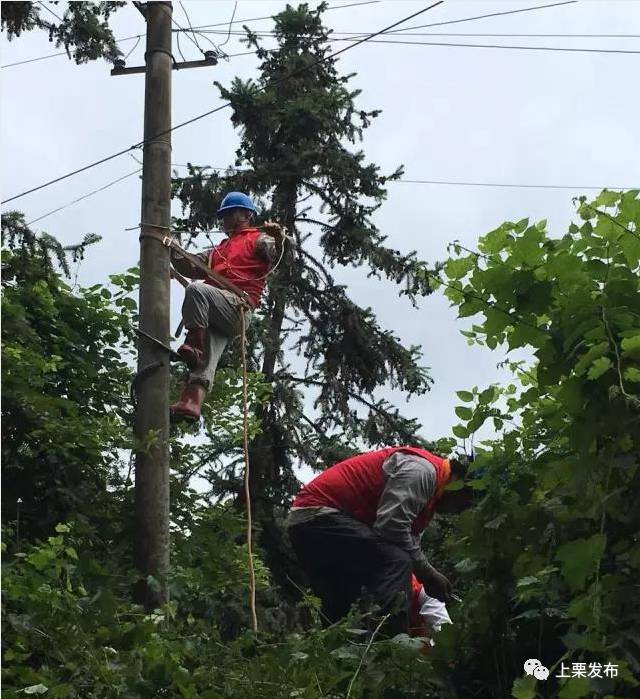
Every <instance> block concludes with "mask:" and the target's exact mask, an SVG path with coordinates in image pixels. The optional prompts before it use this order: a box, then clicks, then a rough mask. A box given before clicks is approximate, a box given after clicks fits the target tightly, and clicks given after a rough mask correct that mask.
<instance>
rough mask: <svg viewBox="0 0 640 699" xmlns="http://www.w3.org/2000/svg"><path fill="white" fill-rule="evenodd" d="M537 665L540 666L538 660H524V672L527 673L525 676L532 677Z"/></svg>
mask: <svg viewBox="0 0 640 699" xmlns="http://www.w3.org/2000/svg"><path fill="white" fill-rule="evenodd" d="M538 665H542V663H541V662H540V661H539V660H536V658H529V660H525V662H524V671H525V672H526V673H527V675H533V671H534V670H535V669H536V668H537V667H538Z"/></svg>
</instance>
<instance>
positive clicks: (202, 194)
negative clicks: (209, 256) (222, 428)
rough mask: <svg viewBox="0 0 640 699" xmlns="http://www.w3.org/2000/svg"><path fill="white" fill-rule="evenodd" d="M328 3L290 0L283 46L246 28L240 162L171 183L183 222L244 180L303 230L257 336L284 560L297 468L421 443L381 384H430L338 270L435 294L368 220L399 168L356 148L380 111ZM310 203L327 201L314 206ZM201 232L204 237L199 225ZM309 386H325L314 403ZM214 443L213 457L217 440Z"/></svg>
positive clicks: (282, 24) (279, 32)
mask: <svg viewBox="0 0 640 699" xmlns="http://www.w3.org/2000/svg"><path fill="white" fill-rule="evenodd" d="M326 7H327V5H326V4H324V3H323V4H322V5H320V6H318V8H317V9H315V10H310V9H309V7H308V5H307V4H301V5H299V6H298V7H297V8H294V7H292V6H290V5H287V7H286V9H285V10H284V11H283V12H281V13H279V14H278V15H276V16H275V17H274V20H275V40H276V41H277V48H276V49H275V50H269V51H267V50H266V49H264V48H263V47H262V46H261V43H260V40H259V38H258V37H257V36H256V35H255V34H253V33H252V32H251V31H250V30H249V28H247V27H245V30H246V32H247V38H246V41H247V43H248V44H249V45H250V46H252V47H254V48H255V49H256V53H257V55H258V57H259V58H260V59H261V64H260V68H259V76H258V77H257V79H256V80H252V79H249V80H246V81H243V80H240V79H239V78H236V79H235V80H234V81H233V82H232V84H231V86H230V87H228V88H227V87H223V86H222V85H220V84H217V86H218V88H219V90H220V94H221V96H222V98H223V99H225V100H228V101H229V102H230V103H231V107H232V117H231V118H232V122H233V124H234V126H236V127H237V128H238V129H239V130H240V133H241V138H240V146H239V148H238V150H237V158H236V161H235V168H229V169H228V170H227V171H226V172H224V173H216V172H213V173H212V172H210V171H209V170H208V168H203V167H194V166H190V172H189V176H187V177H184V178H178V179H176V180H175V181H174V195H175V196H176V197H177V198H178V199H179V200H180V201H181V202H182V207H183V208H182V212H183V215H182V218H178V219H176V221H175V225H176V229H177V230H182V231H185V232H186V231H191V232H193V231H196V232H197V231H206V230H207V229H209V228H212V227H215V225H216V220H215V212H216V209H217V207H218V205H219V203H220V201H221V198H222V196H223V195H224V193H225V192H227V191H229V190H241V191H245V192H248V193H250V194H251V195H252V196H253V197H254V198H256V199H257V200H258V201H259V202H260V205H261V206H260V208H261V211H262V213H261V218H260V220H267V219H273V220H277V221H278V222H280V223H281V224H282V225H284V226H285V227H286V229H287V230H288V231H289V232H291V233H293V235H294V237H295V241H296V246H295V248H292V247H288V248H286V252H285V254H284V256H283V259H282V261H281V263H280V265H279V267H278V268H277V270H276V272H275V273H274V274H273V275H272V276H271V277H270V280H269V284H268V293H267V294H266V301H265V303H264V304H263V310H262V312H261V313H259V314H256V315H257V316H258V317H257V319H254V322H253V324H252V327H251V331H250V338H249V341H250V347H251V356H252V358H253V361H254V364H255V367H256V368H259V370H260V371H261V372H262V373H263V374H264V378H265V380H267V381H270V382H272V385H273V390H272V394H271V396H270V398H269V399H268V401H267V402H266V403H265V404H263V405H261V406H259V407H257V408H256V410H257V417H258V418H259V422H260V424H261V428H262V429H261V434H260V435H259V436H258V437H257V438H255V439H254V440H253V442H252V444H251V449H250V457H251V473H252V477H251V488H252V498H253V500H254V511H256V512H257V514H258V518H259V519H260V521H261V523H262V526H263V539H262V543H263V545H265V546H266V547H267V548H268V549H271V551H270V553H271V554H272V559H271V563H272V567H273V564H274V563H275V567H276V568H277V567H278V563H277V561H274V558H273V556H275V555H276V553H275V550H274V548H277V546H276V545H275V540H276V539H277V536H275V533H276V528H274V526H273V516H274V512H277V508H278V506H281V505H284V504H288V502H289V500H290V496H291V494H292V493H293V492H295V490H296V489H297V487H298V483H297V480H296V478H295V475H294V472H293V466H294V464H295V463H296V462H303V463H307V464H310V465H311V466H312V467H314V468H323V467H327V466H329V465H331V464H332V463H335V461H337V460H339V459H340V458H343V457H345V456H347V455H348V454H351V453H353V452H354V451H355V450H358V449H359V448H367V447H372V448H375V447H378V446H383V445H387V444H395V443H408V442H412V443H424V440H422V439H421V438H420V437H419V436H418V435H417V434H416V432H417V430H418V427H419V425H418V424H417V422H416V421H415V420H412V419H408V418H405V417H403V416H402V415H400V413H399V411H398V410H397V409H396V408H395V407H393V406H392V405H391V404H389V403H388V402H387V401H385V400H383V399H380V398H377V397H376V392H377V391H378V390H379V389H381V388H383V387H389V386H391V387H392V388H397V389H400V390H402V391H404V392H406V394H408V395H419V394H423V393H425V392H426V391H427V390H428V389H429V386H430V383H431V379H430V377H429V375H428V373H427V372H426V370H425V369H424V368H422V367H421V366H420V365H419V361H420V352H419V350H418V348H417V347H409V348H407V347H405V346H403V344H402V343H401V341H400V340H399V338H398V337H396V336H395V335H394V333H393V332H392V331H390V330H387V329H384V328H382V327H380V325H379V324H378V322H377V320H376V317H375V314H374V313H373V311H372V310H371V309H370V308H362V307H360V306H358V305H357V304H356V303H355V302H354V301H352V300H351V299H350V298H349V295H348V290H347V289H346V288H345V287H344V286H342V285H340V284H338V283H336V281H335V279H334V276H333V274H332V270H333V269H334V268H336V267H338V266H351V267H362V268H364V269H365V270H366V272H367V274H368V275H369V276H374V277H376V278H379V279H381V280H382V279H387V280H391V281H392V282H394V283H395V284H397V285H398V287H400V289H399V294H400V295H405V296H406V297H407V300H408V301H410V302H412V303H413V304H414V305H415V304H416V301H417V299H419V298H420V297H423V296H426V295H428V294H429V293H430V291H431V289H430V286H429V280H428V276H426V275H425V274H424V268H425V266H424V263H421V262H419V261H418V260H417V258H416V254H415V253H414V252H409V253H406V254H403V253H401V252H399V251H398V250H393V249H391V248H389V247H387V246H385V244H384V243H385V237H384V236H383V235H382V234H381V232H380V231H379V230H378V229H377V228H376V226H375V225H374V223H373V222H372V215H373V213H374V212H375V211H376V210H377V209H378V208H379V207H380V206H381V205H382V202H383V201H384V199H385V198H386V194H387V192H386V189H385V184H386V182H389V181H393V180H396V179H398V178H399V177H400V176H401V175H402V168H400V167H399V168H398V169H396V170H395V171H394V172H393V173H391V174H389V175H383V174H381V173H380V169H379V167H378V166H376V165H375V164H372V163H368V162H366V159H365V155H364V153H363V152H362V150H353V149H352V146H353V145H354V144H357V143H358V141H360V140H361V139H362V136H363V131H364V129H366V128H367V127H368V126H369V124H370V123H371V120H372V119H374V118H375V117H377V116H378V115H379V114H380V111H379V110H374V111H369V112H367V111H364V110H359V109H358V108H357V106H356V103H355V100H356V98H357V97H358V95H359V92H360V91H359V90H354V89H350V88H349V85H348V83H349V81H350V79H351V78H352V77H353V75H341V74H340V73H339V71H338V67H337V63H336V60H334V59H332V58H330V57H329V54H330V53H331V48H330V43H329V41H328V39H329V35H330V30H328V29H327V28H326V27H324V26H323V24H322V13H323V12H324V11H325V9H326ZM321 59H322V62H320V60H321ZM312 207H313V208H315V209H319V213H318V214H316V215H315V216H313V215H312V213H311V211H312ZM318 229H319V231H320V233H321V237H320V246H321V249H322V259H318V256H317V255H313V254H312V253H311V252H310V251H309V250H308V245H307V244H306V241H307V239H308V237H309V235H311V234H310V233H309V231H311V230H315V231H317V230H318ZM183 240H184V236H183ZM191 242H196V243H200V239H199V238H198V237H197V235H194V233H191V234H189V243H191ZM231 351H232V352H235V354H230V355H229V360H230V361H233V362H237V356H238V353H237V346H236V347H235V348H233V347H232V348H231ZM295 353H297V354H298V355H300V356H301V357H303V358H304V359H305V360H306V368H305V369H304V370H303V371H302V372H298V373H294V372H293V371H292V367H291V361H295V360H294V355H295ZM231 357H232V359H231ZM305 394H306V395H307V396H309V395H314V394H316V400H315V403H314V408H315V412H311V411H310V410H309V408H308V406H307V405H305V403H304V401H303V397H304V395H305ZM211 449H212V454H213V453H216V447H215V445H212V447H211ZM274 508H275V509H274ZM269 532H271V533H273V534H274V536H270V534H269Z"/></svg>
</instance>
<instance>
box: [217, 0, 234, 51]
mask: <svg viewBox="0 0 640 699" xmlns="http://www.w3.org/2000/svg"><path fill="white" fill-rule="evenodd" d="M237 9H238V0H236V1H235V3H234V5H233V13H232V14H231V21H230V22H229V29H228V30H227V38H226V39H225V40H224V41H223V42H222V43H221V44H220V46H225V45H226V44H228V43H229V38H230V37H231V25H232V24H233V18H234V17H235V16H236V10H237Z"/></svg>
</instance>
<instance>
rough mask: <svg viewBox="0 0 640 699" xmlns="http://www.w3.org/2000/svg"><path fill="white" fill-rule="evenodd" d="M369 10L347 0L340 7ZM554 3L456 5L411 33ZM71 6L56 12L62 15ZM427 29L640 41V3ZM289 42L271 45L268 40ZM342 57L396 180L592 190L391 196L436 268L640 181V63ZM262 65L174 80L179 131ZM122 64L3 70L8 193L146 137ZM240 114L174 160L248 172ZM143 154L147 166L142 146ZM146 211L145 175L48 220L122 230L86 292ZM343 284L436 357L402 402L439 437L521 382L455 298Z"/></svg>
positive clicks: (393, 49)
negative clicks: (424, 383)
mask: <svg viewBox="0 0 640 699" xmlns="http://www.w3.org/2000/svg"><path fill="white" fill-rule="evenodd" d="M352 1H353V0H346V2H344V1H342V0H341V1H340V2H335V1H334V2H332V3H330V4H331V6H333V7H339V6H340V5H341V4H349V2H352ZM549 1H550V0H547V2H549ZM547 2H545V0H540V1H539V2H537V3H536V2H535V1H534V0H527V1H526V2H522V0H498V1H496V0H493V1H490V0H447V1H446V2H445V3H444V4H442V5H440V6H438V7H437V8H435V9H433V10H431V11H429V12H427V13H425V14H424V15H422V16H420V17H419V18H417V19H416V20H413V21H411V22H410V23H409V24H410V25H411V26H414V25H417V24H426V23H428V22H440V21H445V20H451V19H458V18H463V17H470V16H474V15H479V14H486V13H491V12H499V11H506V10H512V9H517V8H524V7H529V6H531V5H535V4H540V5H542V4H547ZM316 4H317V3H315V2H311V3H310V5H312V6H315V5H316ZM428 4H430V3H428V2H424V3H422V2H414V1H411V2H407V1H402V0H393V1H390V0H386V1H384V0H383V1H382V2H378V3H376V4H370V5H366V6H362V7H347V8H344V9H335V10H332V11H329V12H327V13H326V14H325V22H326V23H327V24H328V26H330V27H331V28H333V29H335V30H336V31H345V32H351V31H353V32H374V31H377V30H379V29H381V28H383V27H386V26H388V25H389V24H392V23H393V22H394V21H397V20H399V19H401V18H402V17H405V16H407V15H410V14H411V13H413V12H416V11H418V10H419V9H421V8H422V7H426V6H427V5H428ZM63 6H64V4H61V5H58V6H57V7H56V9H55V11H56V12H58V13H59V12H60V11H61V8H62V7H63ZM185 6H186V8H187V10H188V12H189V15H190V18H191V22H192V24H193V25H194V26H195V25H202V24H213V23H217V22H225V21H228V20H229V19H230V17H231V13H232V11H233V6H234V3H233V2H231V1H229V0H216V1H215V2H212V1H208V2H205V1H202V2H194V1H189V0H188V1H187V2H186V3H185ZM284 7H285V3H284V2H266V1H258V0H240V2H238V7H237V12H236V19H248V18H253V17H260V16H264V15H270V14H274V13H276V12H278V11H279V10H281V9H283V8H284ZM174 17H175V18H176V20H177V21H178V22H179V23H180V24H181V25H186V20H185V17H184V14H183V13H182V10H181V8H180V5H179V3H174ZM249 24H250V25H251V26H252V28H255V29H256V30H268V29H270V28H271V27H272V22H271V21H270V20H266V21H253V22H249ZM113 27H114V31H115V35H116V37H126V36H131V35H133V34H140V33H143V32H144V30H145V28H144V22H143V19H142V17H141V15H140V14H139V12H138V11H137V10H136V9H135V8H134V7H133V5H128V6H127V7H125V8H123V9H121V10H120V11H118V12H117V13H116V14H115V15H114V17H113ZM240 27H241V25H240V24H236V25H234V28H236V29H239V28H240ZM416 31H422V32H425V31H433V32H459V33H474V34H476V33H486V34H501V33H519V34H532V33H533V34H640V3H638V2H636V1H634V0H620V1H616V0H600V1H598V0H581V1H580V2H577V3H574V4H570V5H564V6H561V7H554V8H549V9H544V10H538V11H535V12H526V13H520V14H514V15H511V16H503V17H493V18H488V19H482V20H477V21H472V22H465V23H460V24H454V25H450V26H444V27H435V28H433V29H421V30H416ZM211 38H213V39H214V40H215V41H218V42H219V41H221V39H220V38H219V37H215V36H212V37H211ZM403 38H405V39H406V37H403ZM417 40H421V41H441V42H456V43H463V42H464V43H469V44H471V43H475V44H505V45H519V46H521V45H528V46H559V47H576V48H577V47H581V48H582V47H584V48H607V49H613V48H618V49H633V50H640V40H638V39H634V38H593V37H592V38H567V37H549V38H541V37H540V38H538V37H496V36H494V37H487V36H447V37H444V36H439V37H436V38H429V37H426V36H421V37H419V38H418V39H417ZM180 43H181V47H182V50H183V52H184V54H185V57H186V58H187V59H188V60H194V59H197V58H199V57H200V56H199V51H198V50H197V49H196V48H195V46H193V44H191V43H190V42H189V41H188V40H187V39H186V38H184V37H183V38H182V39H181V42H180ZM205 43H206V42H204V43H203V45H204V44H205ZM134 44H135V42H134V41H129V42H125V43H123V44H122V47H123V49H124V50H125V51H128V50H129V49H131V48H133V46H134ZM271 45H273V42H272V41H270V40H266V42H265V46H267V47H270V46H271ZM1 46H2V64H3V65H4V64H7V63H13V62H16V61H20V60H24V59H28V58H33V57H37V56H41V55H45V54H48V53H53V52H55V51H56V49H55V47H54V46H53V45H52V44H50V43H49V42H48V41H47V37H46V34H45V33H43V32H36V31H34V32H31V33H28V34H25V35H23V36H22V37H20V38H19V39H17V40H14V41H13V42H11V43H9V42H7V41H6V38H5V37H4V35H3V37H2V42H1ZM338 46H340V47H341V46H342V44H341V43H340V44H338ZM225 50H226V51H228V53H235V52H239V51H244V50H246V47H245V46H244V45H243V44H240V42H239V40H238V37H234V36H232V37H231V38H230V40H229V42H228V43H227V44H226V46H225ZM143 53H144V40H143V41H141V42H140V43H139V45H138V46H137V48H136V49H135V50H134V51H133V53H132V55H131V56H130V57H129V59H128V61H127V64H128V65H139V64H140V63H141V62H143V60H144V58H143ZM338 65H339V69H340V70H341V71H342V72H343V73H350V72H356V73H357V76H356V77H355V78H354V79H353V81H352V83H351V84H352V86H353V87H354V88H360V89H361V90H362V95H361V96H360V97H359V98H358V105H359V106H361V108H364V109H374V108H376V109H377V108H380V109H382V110H383V111H382V114H381V115H380V117H379V118H378V119H376V120H375V121H374V124H373V126H372V127H371V128H369V129H368V130H367V131H366V132H365V140H364V143H363V148H364V150H365V153H366V155H367V158H368V160H369V161H372V162H375V163H377V164H378V165H380V166H381V167H382V170H383V171H387V172H391V171H393V170H394V169H395V168H396V167H397V166H398V165H400V164H403V165H404V166H405V172H406V174H405V178H407V179H420V180H450V181H467V182H468V181H471V182H503V183H514V184H517V183H524V184H554V185H571V186H572V187H575V188H572V189H512V188H499V187H464V186H442V185H426V184H410V183H396V184H390V185H389V197H388V200H387V202H386V203H385V204H384V205H383V206H382V208H381V209H380V210H379V211H378V212H377V214H376V216H375V222H376V224H377V225H378V226H379V228H380V230H381V231H382V232H383V233H384V234H386V235H387V236H388V240H387V244H388V245H390V246H391V247H393V248H397V249H399V250H402V251H408V250H416V251H417V252H418V255H419V256H420V257H421V258H422V259H425V260H427V261H430V262H435V261H437V260H444V259H446V256H447V252H446V248H447V244H448V243H449V242H451V241H453V240H456V239H457V240H460V241H461V242H462V243H463V244H465V245H468V246H470V247H475V246H476V243H477V239H478V237H479V236H480V235H482V234H484V233H486V232H488V231H489V230H491V229H493V228H495V227H496V226H497V225H499V224H500V223H501V222H503V221H505V220H519V219H520V218H523V217H526V216H529V217H531V219H532V220H539V219H542V218H546V219H548V221H549V228H550V230H551V231H552V233H553V234H554V235H557V236H561V235H563V233H564V232H566V229H567V226H568V223H569V221H570V220H571V218H572V216H573V211H574V209H573V205H572V202H571V199H572V197H574V196H577V195H580V194H583V193H589V192H588V191H587V190H586V189H583V188H584V187H586V186H609V187H640V158H639V152H640V148H639V147H640V128H639V123H640V122H639V116H638V115H639V111H640V110H639V107H640V91H639V90H638V76H639V75H640V55H633V54H616V53H571V52H546V51H518V50H506V49H502V50H501V49H489V48H458V47H435V46H405V45H395V44H384V43H376V44H364V45H362V46H359V47H357V48H354V49H353V50H351V51H348V52H346V53H345V54H344V55H343V56H341V57H340V59H339V64H338ZM256 66H257V61H256V59H255V57H254V56H242V57H236V58H232V59H231V60H230V62H228V63H226V62H221V63H220V64H219V65H218V66H217V67H215V68H204V69H203V68H200V69H194V70H186V71H183V72H176V71H174V73H173V123H174V124H175V123H178V122H181V121H183V120H186V119H188V118H190V117H192V116H195V115H197V114H199V113H201V112H204V111H207V110H209V109H211V108H213V107H215V106H217V105H218V104H220V99H219V96H218V92H217V90H216V88H215V87H213V85H212V82H213V80H214V79H215V80H219V81H221V82H222V83H223V84H225V85H228V84H229V82H230V81H231V79H232V78H233V77H235V76H240V77H242V78H248V77H251V76H254V75H255V74H256V73H255V70H256ZM109 69H110V66H108V65H107V64H106V63H105V62H102V61H98V62H94V63H91V64H87V65H82V66H76V65H75V64H74V63H73V62H72V61H69V60H68V59H67V58H66V57H65V56H61V57H57V58H51V59H49V60H43V61H38V62H34V63H30V64H27V65H20V66H15V67H11V68H5V69H3V70H2V72H1V75H2V107H1V110H2V112H1V113H2V152H3V168H2V198H3V199H4V198H7V197H9V196H12V195H14V194H16V193H18V192H20V191H23V190H25V189H28V188H30V187H33V186H36V185H38V184H40V183H42V182H44V181H46V180H49V179H52V178H54V177H56V176H58V175H61V174H64V173H66V172H68V171H70V170H74V169H76V168H78V167H80V166H83V165H85V164H88V163H89V162H91V161H93V160H97V159H99V158H102V157H104V156H106V155H109V154H110V153H112V152H115V151H117V150H121V149H123V148H126V147H127V146H129V145H132V144H134V143H136V142H138V141H140V140H141V138H142V117H143V97H144V89H143V88H144V75H130V76H122V77H111V76H110V75H109ZM229 117H230V112H229V111H228V110H223V111H221V112H218V113H216V114H214V115H212V116H211V117H208V118H206V119H204V120H201V121H198V122H196V123H194V124H192V125H190V126H187V127H185V128H183V129H180V130H178V131H176V132H175V133H174V135H173V161H174V162H175V163H186V162H187V161H189V162H192V163H196V164H202V165H212V166H225V165H228V164H233V160H234V151H235V149H236V147H237V145H238V134H237V133H236V132H235V131H234V130H233V128H232V126H231V122H230V119H229ZM136 155H137V157H140V152H139V151H136ZM137 167H138V165H137V164H136V163H135V162H134V160H133V159H132V158H131V157H129V156H128V155H124V156H122V157H120V158H117V159H115V160H113V161H110V162H108V163H106V164H104V165H101V166H99V167H96V168H93V169H91V170H89V171H87V172H85V173H82V174H81V175H79V176H76V177H73V178H70V179H68V180H65V181H64V182H61V183H58V184H56V185H54V186H51V187H49V188H46V189H43V190H41V191H39V192H36V193H34V194H31V195H28V196H26V197H24V198H22V199H20V200H18V201H16V202H12V203H11V204H10V205H8V207H15V208H17V209H19V210H21V211H24V212H25V214H26V217H27V220H31V219H34V218H37V217H38V216H40V215H42V214H44V213H46V212H48V211H49V210H51V209H54V208H56V207H58V206H61V205H63V204H66V203H67V202H70V201H71V200H73V199H75V198H77V197H79V196H81V195H83V194H85V193H87V192H89V191H91V190H93V189H96V188H98V187H101V186H103V185H105V184H107V183H108V182H110V181H112V180H115V179H116V178H118V177H120V176H123V175H125V174H127V173H129V172H132V171H133V170H135V169H136V168H137ZM592 193H593V192H592ZM8 207H7V206H5V207H3V210H6V209H7V208H8ZM139 211H140V183H139V180H138V178H137V177H135V176H134V177H130V178H128V179H126V180H124V181H122V182H120V183H118V184H116V185H114V186H113V187H111V188H109V189H107V190H105V191H103V192H101V193H99V194H97V195H95V196H93V197H90V198H88V199H86V200H84V201H82V202H80V203H78V204H76V205H74V206H72V207H69V208H67V209H65V210H63V211H60V212H58V213H56V214H54V215H52V216H50V217H48V218H46V219H44V220H43V221H41V222H40V223H37V224H36V225H35V228H36V229H38V230H46V231H48V232H49V233H51V234H53V235H55V236H56V237H57V238H58V239H59V240H60V241H62V242H63V243H72V242H76V241H78V240H80V239H81V237H82V236H83V234H85V233H87V232H95V233H99V234H101V235H102V236H103V237H104V239H103V241H102V243H100V244H99V245H96V246H94V247H92V248H91V249H90V251H89V253H88V255H87V257H86V260H85V261H84V263H83V264H82V267H81V269H80V272H79V281H80V283H81V284H84V285H89V284H93V283H96V282H106V281H107V277H108V275H109V274H113V273H116V272H119V271H121V270H123V269H125V268H127V267H130V266H133V265H135V264H137V261H138V237H137V233H136V232H135V231H130V232H125V230H124V229H125V228H128V227H130V226H134V225H136V224H137V223H138V221H139V218H140V214H139ZM315 235H316V238H317V236H318V232H317V231H316V233H315ZM337 276H338V278H339V279H340V280H341V281H345V282H347V283H348V284H349V291H350V293H351V295H352V297H353V298H354V300H355V301H357V302H358V303H360V304H362V305H365V306H371V307H372V308H373V310H374V311H375V312H376V313H377V315H378V318H379V320H380V323H381V324H382V325H383V326H385V327H387V328H390V329H392V330H393V331H394V332H395V333H397V334H398V335H399V336H400V337H401V338H402V340H403V341H404V342H405V343H406V344H407V345H409V344H418V345H421V346H422V348H423V352H424V364H425V365H427V366H429V367H430V368H431V374H432V376H433V378H434V379H435V385H434V387H433V390H432V391H431V393H430V394H428V395H427V396H426V397H422V398H420V399H416V400H413V401H411V402H410V403H409V405H406V404H404V398H402V397H401V396H400V397H397V396H396V399H397V404H398V405H399V406H400V407H401V409H402V410H403V412H404V413H405V414H407V415H408V416H412V417H417V418H418V419H419V420H420V421H421V423H422V424H423V434H424V435H425V436H426V437H429V438H437V437H440V436H450V429H451V426H452V425H454V424H456V423H457V419H456V417H455V414H454V407H455V405H456V404H457V403H458V401H457V399H456V396H455V391H457V390H461V389H468V388H470V387H472V386H474V385H480V386H486V385H487V384H489V383H490V382H492V381H496V380H504V378H505V376H506V374H504V373H502V372H501V371H500V370H498V369H497V368H496V364H497V363H498V362H500V361H501V360H503V359H504V352H503V351H501V350H496V351H494V352H491V351H489V350H487V349H481V348H470V347H468V346H467V344H466V339H465V338H464V337H462V336H461V335H460V333H459V331H460V329H464V328H465V327H466V326H467V325H466V323H463V322H461V321H458V320H457V319H456V313H455V309H452V308H450V307H449V304H448V302H447V301H446V299H445V298H443V296H442V295H441V293H439V292H438V293H437V294H434V295H432V296H431V297H430V298H428V299H425V300H424V301H423V302H422V303H421V306H420V309H419V310H416V309H412V308H411V306H410V305H409V304H408V303H407V302H406V301H403V300H401V301H399V300H398V298H397V292H396V289H395V287H394V285H393V284H391V283H386V282H381V281H379V280H375V279H367V278H366V274H365V273H364V272H363V271H348V270H347V271H344V272H338V274H337ZM173 292H174V293H173V299H172V317H173V321H172V327H173V328H175V327H176V325H177V323H178V320H179V306H180V303H181V298H182V291H181V289H180V287H179V286H177V285H175V286H174V287H173ZM380 395H387V396H391V394H389V393H386V394H382V393H381V394H380Z"/></svg>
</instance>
